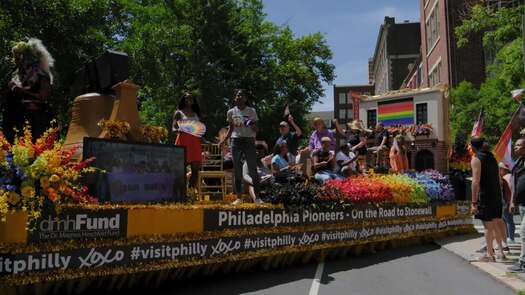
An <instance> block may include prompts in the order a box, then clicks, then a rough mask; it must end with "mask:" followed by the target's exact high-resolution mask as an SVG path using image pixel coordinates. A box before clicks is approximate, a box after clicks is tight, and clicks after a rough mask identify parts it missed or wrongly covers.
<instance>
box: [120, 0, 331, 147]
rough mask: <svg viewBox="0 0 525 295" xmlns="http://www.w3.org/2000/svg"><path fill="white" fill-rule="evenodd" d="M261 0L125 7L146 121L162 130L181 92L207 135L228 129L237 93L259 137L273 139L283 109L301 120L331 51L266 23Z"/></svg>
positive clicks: (127, 45)
mask: <svg viewBox="0 0 525 295" xmlns="http://www.w3.org/2000/svg"><path fill="white" fill-rule="evenodd" d="M262 8H263V6H262V3H261V1H257V0H251V1H234V0H199V1H189V0H181V1H173V2H171V3H170V5H164V4H155V5H147V6H144V5H139V4H137V3H136V2H134V1H129V2H126V9H127V11H128V13H129V14H130V27H129V30H128V33H127V35H126V38H125V39H124V41H123V42H122V44H121V48H122V49H123V50H124V51H126V52H128V53H129V54H130V55H131V56H132V58H133V61H134V63H133V65H134V66H133V68H134V69H133V78H134V80H136V81H137V82H138V83H139V84H141V85H144V88H143V90H142V91H141V107H142V109H141V115H142V118H143V120H145V121H147V122H149V123H152V124H158V125H164V126H167V125H169V123H170V120H171V114H172V113H173V110H174V109H175V107H176V103H177V101H178V100H179V97H180V96H181V94H182V92H183V91H184V90H186V89H190V90H193V91H194V92H195V93H196V94H197V95H198V97H199V102H200V105H201V108H202V109H203V113H204V116H203V119H204V121H205V123H206V124H207V127H208V130H209V132H208V136H209V137H213V136H215V135H216V134H217V133H216V132H217V130H218V129H219V128H220V127H223V126H225V125H226V124H227V123H226V121H225V114H226V111H227V109H228V106H231V104H232V97H233V92H234V89H236V88H245V89H247V90H248V91H249V93H251V97H252V100H253V102H254V103H255V106H256V108H257V111H258V114H259V117H260V121H261V122H262V124H260V127H261V128H260V129H261V132H259V134H260V135H262V136H261V138H262V139H266V140H267V141H272V142H273V140H274V138H275V137H276V136H277V128H276V126H278V121H279V120H281V119H282V113H283V109H284V105H285V104H289V105H290V109H291V111H292V113H293V114H294V115H295V117H296V118H298V119H299V123H300V124H303V125H304V119H303V118H304V114H305V113H306V112H307V111H308V110H309V109H310V108H311V106H312V105H313V103H315V102H316V101H317V100H318V99H319V98H320V97H321V96H322V95H323V88H322V82H331V81H332V80H333V78H334V74H333V69H334V66H333V65H331V64H330V63H329V62H328V61H329V60H330V58H331V57H332V53H331V51H330V49H329V48H328V46H327V45H326V41H325V39H324V37H323V36H322V35H321V34H313V35H307V36H303V37H301V38H296V37H295V36H294V35H293V33H292V32H291V30H290V29H289V28H288V27H277V26H275V25H274V24H272V23H270V22H268V21H265V19H264V18H265V15H264V13H263V11H262Z"/></svg>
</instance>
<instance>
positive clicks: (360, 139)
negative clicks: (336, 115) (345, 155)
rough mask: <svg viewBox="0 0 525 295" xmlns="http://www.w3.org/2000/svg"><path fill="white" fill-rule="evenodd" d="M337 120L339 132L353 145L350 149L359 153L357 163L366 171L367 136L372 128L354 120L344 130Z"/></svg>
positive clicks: (336, 125)
mask: <svg viewBox="0 0 525 295" xmlns="http://www.w3.org/2000/svg"><path fill="white" fill-rule="evenodd" d="M334 121H335V123H336V124H335V128H336V130H337V133H338V134H339V135H341V136H343V137H345V138H346V140H347V142H348V143H349V144H350V145H351V148H350V151H351V152H353V153H355V154H356V155H357V165H358V168H359V170H360V171H361V172H362V173H364V172H365V171H366V153H367V148H366V138H367V135H368V133H370V132H371V130H368V129H365V128H364V127H363V125H362V123H361V121H359V120H353V121H352V122H351V123H348V124H347V126H348V128H347V129H346V130H343V128H341V125H340V124H339V122H338V121H337V120H334Z"/></svg>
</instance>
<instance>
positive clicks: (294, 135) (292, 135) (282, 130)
mask: <svg viewBox="0 0 525 295" xmlns="http://www.w3.org/2000/svg"><path fill="white" fill-rule="evenodd" d="M287 120H288V122H289V123H290V124H288V122H286V121H282V122H281V123H279V134H280V136H279V138H278V139H277V140H276V142H275V145H276V146H277V145H279V143H280V142H282V141H286V143H287V145H288V150H289V152H290V154H292V155H294V156H296V155H297V151H298V149H297V147H298V144H299V140H300V139H301V136H302V134H303V132H302V131H301V128H300V127H299V126H298V125H297V124H296V123H295V120H294V118H293V117H292V115H288V118H287ZM290 125H292V127H293V128H294V129H295V132H293V131H290Z"/></svg>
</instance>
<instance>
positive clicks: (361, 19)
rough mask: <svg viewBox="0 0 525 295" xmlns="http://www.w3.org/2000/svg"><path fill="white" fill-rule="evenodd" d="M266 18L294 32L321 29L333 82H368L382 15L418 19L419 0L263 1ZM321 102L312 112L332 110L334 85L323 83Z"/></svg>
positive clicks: (308, 32)
mask: <svg viewBox="0 0 525 295" xmlns="http://www.w3.org/2000/svg"><path fill="white" fill-rule="evenodd" d="M263 3H264V6H265V7H264V11H265V12H266V14H267V18H268V19H269V20H270V21H272V22H274V23H275V24H277V25H288V26H290V28H291V29H292V31H293V32H294V33H295V34H296V35H297V36H301V35H306V34H310V33H314V32H321V33H323V34H324V35H325V37H326V40H327V42H328V45H329V46H330V48H331V49H332V52H333V59H332V63H333V64H334V65H335V73H336V75H337V77H336V78H335V80H334V83H335V84H339V85H343V84H365V83H367V82H368V58H369V57H371V56H372V55H373V53H374V48H375V44H376V40H377V34H378V31H379V26H380V25H381V24H382V23H383V20H384V17H385V16H387V15H388V16H394V17H395V18H396V22H402V21H404V20H410V21H419V0H390V1H387V0H263ZM321 101H322V102H323V103H322V104H319V103H318V104H316V105H315V106H314V108H313V110H314V111H324V110H333V86H332V85H325V97H324V98H322V99H321Z"/></svg>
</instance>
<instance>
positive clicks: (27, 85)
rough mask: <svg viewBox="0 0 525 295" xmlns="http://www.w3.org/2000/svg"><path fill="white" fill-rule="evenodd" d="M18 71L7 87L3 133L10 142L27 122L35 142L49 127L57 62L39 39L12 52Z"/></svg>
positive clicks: (15, 71)
mask: <svg viewBox="0 0 525 295" xmlns="http://www.w3.org/2000/svg"><path fill="white" fill-rule="evenodd" d="M11 52H12V54H13V63H14V66H15V70H14V71H13V72H12V78H11V80H10V81H9V83H8V84H7V86H8V91H7V93H6V95H5V98H4V99H3V100H4V111H3V120H2V129H3V133H4V135H5V136H6V138H7V140H8V141H9V142H13V140H14V137H15V131H14V129H15V128H16V129H18V130H22V128H23V127H24V124H25V123H26V122H27V123H28V124H29V126H31V134H32V136H33V139H36V138H38V137H40V136H41V135H42V134H43V133H44V132H45V131H46V129H47V127H48V126H49V122H50V116H49V106H48V99H49V96H50V94H51V85H52V84H53V75H52V74H51V69H50V68H51V67H53V65H54V63H55V60H54V59H53V57H52V56H51V54H50V53H49V52H48V51H47V49H46V47H45V46H44V45H43V44H42V41H40V40H39V39H35V38H31V39H29V40H28V41H27V42H18V43H17V44H16V45H15V46H14V47H13V48H12V49H11Z"/></svg>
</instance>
